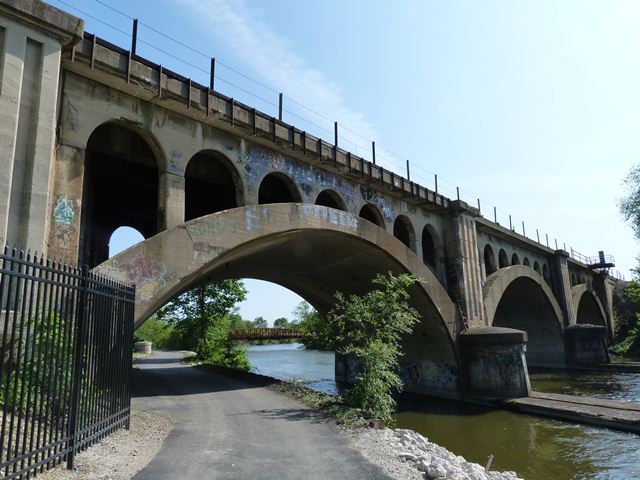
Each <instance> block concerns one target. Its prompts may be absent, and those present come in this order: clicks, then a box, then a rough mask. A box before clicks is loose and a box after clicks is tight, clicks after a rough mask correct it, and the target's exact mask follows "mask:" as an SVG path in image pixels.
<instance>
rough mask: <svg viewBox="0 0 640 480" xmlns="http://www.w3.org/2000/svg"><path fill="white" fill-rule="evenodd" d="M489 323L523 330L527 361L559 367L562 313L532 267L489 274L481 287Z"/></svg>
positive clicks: (561, 343)
mask: <svg viewBox="0 0 640 480" xmlns="http://www.w3.org/2000/svg"><path fill="white" fill-rule="evenodd" d="M483 293H484V297H485V308H486V310H487V317H488V320H489V322H490V324H491V325H493V326H495V327H507V328H514V329H517V330H523V331H525V332H527V352H526V357H527V364H528V365H530V366H562V365H564V364H565V348H564V337H563V328H562V318H563V317H562V313H561V310H560V307H559V305H558V303H557V301H556V300H555V298H554V297H553V294H552V292H551V290H550V289H549V287H548V285H547V284H546V282H545V281H544V279H543V278H542V277H541V276H540V275H539V274H538V273H537V272H535V271H534V270H533V269H532V268H530V267H526V266H511V267H507V268H504V269H502V270H499V271H498V272H496V273H494V274H493V275H491V276H490V277H489V278H488V279H487V282H486V284H485V288H484V292H483Z"/></svg>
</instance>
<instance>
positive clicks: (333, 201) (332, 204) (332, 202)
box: [316, 190, 347, 212]
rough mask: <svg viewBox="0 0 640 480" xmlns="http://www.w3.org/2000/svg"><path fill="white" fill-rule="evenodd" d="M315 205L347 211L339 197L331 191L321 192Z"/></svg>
mask: <svg viewBox="0 0 640 480" xmlns="http://www.w3.org/2000/svg"><path fill="white" fill-rule="evenodd" d="M316 205H322V206H324V207H329V208H335V209H336V210H342V211H343V212H346V211H347V206H346V205H345V203H344V200H342V198H341V197H340V195H339V194H338V193H336V192H334V191H333V190H323V191H321V192H320V193H319V194H318V197H317V198H316Z"/></svg>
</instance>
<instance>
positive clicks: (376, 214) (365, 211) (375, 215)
mask: <svg viewBox="0 0 640 480" xmlns="http://www.w3.org/2000/svg"><path fill="white" fill-rule="evenodd" d="M358 216H359V217H360V218H364V219H365V220H367V221H369V222H371V223H373V224H374V225H377V226H379V227H380V228H384V219H383V218H382V213H380V210H378V208H377V207H375V206H374V205H371V204H370V203H367V204H365V205H363V206H362V208H361V209H360V213H359V214H358Z"/></svg>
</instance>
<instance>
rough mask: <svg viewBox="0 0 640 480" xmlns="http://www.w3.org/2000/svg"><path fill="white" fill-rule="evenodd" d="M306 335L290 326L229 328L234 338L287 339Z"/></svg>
mask: <svg viewBox="0 0 640 480" xmlns="http://www.w3.org/2000/svg"><path fill="white" fill-rule="evenodd" d="M305 336H306V335H305V334H304V333H302V332H300V331H298V330H293V329H291V328H237V329H233V330H231V338H233V339H234V340H287V339H289V338H304V337H305Z"/></svg>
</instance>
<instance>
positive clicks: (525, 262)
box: [522, 257, 540, 273]
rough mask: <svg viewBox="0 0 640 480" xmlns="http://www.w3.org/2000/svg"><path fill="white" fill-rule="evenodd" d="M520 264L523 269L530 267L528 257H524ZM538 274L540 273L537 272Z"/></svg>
mask: <svg viewBox="0 0 640 480" xmlns="http://www.w3.org/2000/svg"><path fill="white" fill-rule="evenodd" d="M522 264H523V265H524V266H525V267H530V266H531V261H530V260H529V257H524V260H522ZM538 268H540V267H538ZM538 273H540V272H538Z"/></svg>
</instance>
